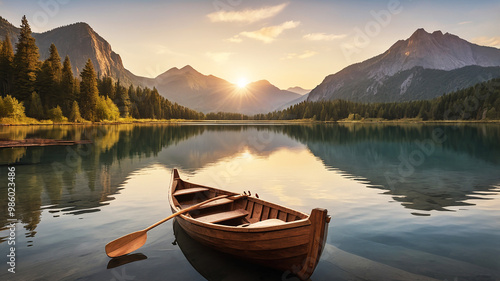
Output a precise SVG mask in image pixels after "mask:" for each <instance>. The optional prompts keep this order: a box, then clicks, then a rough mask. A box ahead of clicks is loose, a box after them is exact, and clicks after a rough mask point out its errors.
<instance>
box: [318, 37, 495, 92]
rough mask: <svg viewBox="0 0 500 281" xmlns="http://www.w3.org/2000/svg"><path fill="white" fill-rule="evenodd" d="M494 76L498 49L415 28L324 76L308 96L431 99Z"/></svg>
mask: <svg viewBox="0 0 500 281" xmlns="http://www.w3.org/2000/svg"><path fill="white" fill-rule="evenodd" d="M495 77H500V49H496V48H492V47H485V46H479V45H476V44H472V43H470V42H467V41H466V40H463V39H461V38H459V37H458V36H456V35H452V34H449V33H445V34H443V33H442V32H441V31H435V32H433V33H432V34H431V33H428V32H426V31H425V30H424V29H418V30H417V31H415V32H414V33H413V34H412V35H411V37H410V38H408V39H406V40H399V41H397V42H396V43H395V44H394V45H392V46H391V47H390V48H389V49H388V50H387V51H386V52H384V53H382V54H380V55H378V56H376V57H373V58H371V59H368V60H366V61H364V62H361V63H357V64H353V65H350V66H348V67H346V68H344V69H343V70H341V71H339V72H337V73H336V74H332V75H329V76H327V77H326V78H325V79H324V80H323V82H322V83H321V84H320V85H318V86H317V87H316V88H314V89H313V90H312V91H311V93H310V94H309V97H308V100H309V101H318V100H332V99H345V100H352V101H360V102H400V101H409V100H421V99H431V98H435V97H438V96H440V95H443V94H444V93H447V92H451V91H455V90H457V89H462V88H465V87H469V86H472V85H474V84H477V83H479V82H483V81H485V80H489V79H492V78H495Z"/></svg>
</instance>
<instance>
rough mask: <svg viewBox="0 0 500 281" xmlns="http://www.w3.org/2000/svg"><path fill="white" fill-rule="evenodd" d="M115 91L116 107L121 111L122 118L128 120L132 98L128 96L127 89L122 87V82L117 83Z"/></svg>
mask: <svg viewBox="0 0 500 281" xmlns="http://www.w3.org/2000/svg"><path fill="white" fill-rule="evenodd" d="M115 90H116V95H115V103H116V106H118V109H119V110H120V115H121V117H124V118H127V117H128V116H129V114H130V97H129V95H128V91H127V89H126V88H125V87H123V86H122V85H120V80H118V81H117V82H116V86H115Z"/></svg>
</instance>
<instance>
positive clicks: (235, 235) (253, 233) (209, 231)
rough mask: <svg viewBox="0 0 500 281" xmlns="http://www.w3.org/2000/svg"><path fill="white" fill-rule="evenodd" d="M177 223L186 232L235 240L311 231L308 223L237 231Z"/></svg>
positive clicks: (273, 237) (267, 237) (266, 237)
mask: <svg viewBox="0 0 500 281" xmlns="http://www.w3.org/2000/svg"><path fill="white" fill-rule="evenodd" d="M179 224H181V226H182V227H183V228H184V229H185V230H186V231H187V232H195V233H200V234H202V235H207V236H211V237H214V238H220V239H227V240H235V241H241V242H246V241H259V240H266V239H286V238H287V237H291V236H295V235H309V233H310V231H311V230H310V224H305V225H299V226H298V227H292V228H287V229H282V227H285V226H286V224H283V225H281V226H278V227H269V228H265V229H259V228H238V230H239V232H233V231H227V230H220V229H214V228H215V227H218V226H219V225H211V227H214V228H208V227H202V226H199V225H196V224H193V223H190V222H188V221H185V220H179ZM268 229H274V230H271V231H268Z"/></svg>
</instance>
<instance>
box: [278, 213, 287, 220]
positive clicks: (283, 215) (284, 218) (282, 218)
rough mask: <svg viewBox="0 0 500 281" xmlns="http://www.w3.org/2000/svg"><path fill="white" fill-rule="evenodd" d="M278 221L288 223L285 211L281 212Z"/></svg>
mask: <svg viewBox="0 0 500 281" xmlns="http://www.w3.org/2000/svg"><path fill="white" fill-rule="evenodd" d="M278 219H280V220H282V221H286V213H285V212H283V211H280V212H279V214H278Z"/></svg>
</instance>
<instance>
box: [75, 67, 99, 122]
mask: <svg viewBox="0 0 500 281" xmlns="http://www.w3.org/2000/svg"><path fill="white" fill-rule="evenodd" d="M80 76H81V78H82V82H81V83H80V103H79V104H80V109H81V113H82V117H83V118H85V119H87V120H90V121H96V109H97V99H98V96H99V92H98V90H97V76H96V73H95V71H94V65H93V64H92V61H91V60H90V59H88V60H87V63H86V64H85V67H84V68H83V70H82V74H81V75H80Z"/></svg>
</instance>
